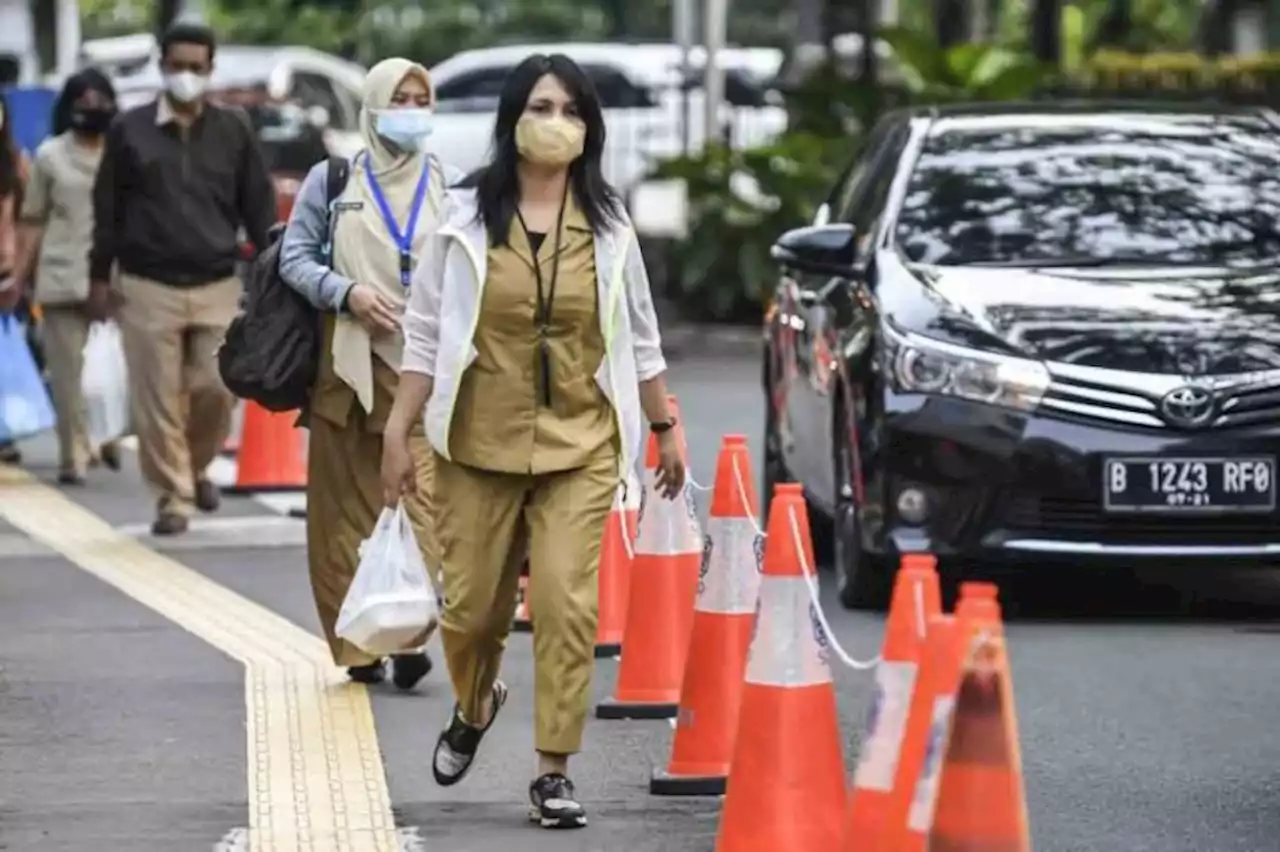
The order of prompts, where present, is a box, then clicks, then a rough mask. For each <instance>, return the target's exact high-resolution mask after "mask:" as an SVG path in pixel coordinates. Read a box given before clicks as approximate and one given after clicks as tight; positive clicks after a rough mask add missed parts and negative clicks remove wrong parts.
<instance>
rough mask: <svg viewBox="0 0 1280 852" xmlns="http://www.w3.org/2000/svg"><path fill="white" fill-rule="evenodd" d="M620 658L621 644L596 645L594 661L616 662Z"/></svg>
mask: <svg viewBox="0 0 1280 852" xmlns="http://www.w3.org/2000/svg"><path fill="white" fill-rule="evenodd" d="M620 656H622V644H621V643H618V644H612V643H610V644H606V645H602V644H600V643H599V642H597V643H596V659H597V660H616V659H617V658H618V657H620Z"/></svg>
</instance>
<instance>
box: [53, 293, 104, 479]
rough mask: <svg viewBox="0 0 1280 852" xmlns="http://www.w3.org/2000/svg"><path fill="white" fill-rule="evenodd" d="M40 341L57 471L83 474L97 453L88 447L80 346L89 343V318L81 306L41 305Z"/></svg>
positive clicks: (82, 356)
mask: <svg viewBox="0 0 1280 852" xmlns="http://www.w3.org/2000/svg"><path fill="white" fill-rule="evenodd" d="M41 310H42V311H43V314H44V319H43V328H42V330H41V337H42V340H43V343H44V358H45V365H46V366H47V367H48V369H49V390H50V396H52V397H53V409H54V411H56V412H57V414H58V427H57V435H58V468H59V470H60V471H61V472H63V473H77V474H83V473H84V472H85V469H86V468H87V467H88V466H89V464H90V462H91V461H92V460H93V457H94V456H95V455H96V453H97V448H96V447H91V446H90V445H89V427H88V423H87V421H86V417H85V401H84V393H83V386H82V385H81V383H80V378H81V374H82V373H83V372H84V346H85V343H87V342H88V340H89V325H90V319H89V315H88V314H87V313H85V311H84V308H83V306H81V305H44V306H43V307H42V308H41Z"/></svg>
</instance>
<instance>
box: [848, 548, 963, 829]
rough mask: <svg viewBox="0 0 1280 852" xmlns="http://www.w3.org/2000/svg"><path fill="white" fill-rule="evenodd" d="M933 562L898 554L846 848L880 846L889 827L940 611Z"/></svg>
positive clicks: (929, 558) (851, 801) (920, 556)
mask: <svg viewBox="0 0 1280 852" xmlns="http://www.w3.org/2000/svg"><path fill="white" fill-rule="evenodd" d="M936 564H937V561H936V560H935V559H934V558H933V557H932V556H930V555H927V554H908V555H906V556H903V557H902V569H901V570H900V571H899V572H898V576H897V579H896V580H895V582H894V588H893V598H892V600H891V602H890V605H889V615H888V618H887V619H886V620H885V629H884V645H883V646H882V648H881V651H880V663H879V665H877V666H876V680H875V685H874V687H873V688H872V693H871V706H870V707H869V709H868V711H867V723H866V732H865V734H864V736H863V739H862V748H861V752H860V754H859V756H858V767H857V769H856V770H855V771H854V775H853V792H852V794H851V795H850V797H849V812H848V816H847V818H846V819H845V828H844V837H845V840H844V847H843V848H844V849H846V850H853V852H859V850H862V849H880V848H882V846H883V844H884V838H885V834H886V832H887V831H888V830H889V827H890V826H889V823H888V821H887V812H888V806H889V800H890V798H891V796H892V794H893V792H894V783H895V781H896V780H897V773H898V761H899V759H900V757H901V754H902V745H903V738H904V737H905V735H906V727H907V716H908V711H909V710H910V708H911V699H912V695H913V694H914V693H915V691H916V681H917V673H918V670H919V667H920V656H921V653H922V652H923V650H924V643H925V637H926V635H927V634H926V631H927V625H928V619H929V617H930V616H932V615H937V614H938V613H939V612H941V611H942V601H941V594H940V592H939V590H938V571H937V568H936V567H935V566H936ZM912 780H913V781H914V776H913V779H912Z"/></svg>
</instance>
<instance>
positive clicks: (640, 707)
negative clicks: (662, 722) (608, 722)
mask: <svg viewBox="0 0 1280 852" xmlns="http://www.w3.org/2000/svg"><path fill="white" fill-rule="evenodd" d="M679 712H680V705H679V704H677V703H676V702H674V701H671V702H665V703H664V702H660V701H654V702H646V701H627V702H622V701H615V700H613V699H612V698H606V699H605V700H604V701H601V702H600V703H599V704H597V705H596V718H597V719H674V718H675V717H676V715H677V714H678V713H679Z"/></svg>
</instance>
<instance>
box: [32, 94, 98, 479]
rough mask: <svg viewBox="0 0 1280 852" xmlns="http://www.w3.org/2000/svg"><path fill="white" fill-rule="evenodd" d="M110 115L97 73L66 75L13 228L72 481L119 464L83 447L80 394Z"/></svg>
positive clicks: (63, 462)
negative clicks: (98, 181) (92, 468)
mask: <svg viewBox="0 0 1280 852" xmlns="http://www.w3.org/2000/svg"><path fill="white" fill-rule="evenodd" d="M115 116H116V93H115V89H114V88H113V87H112V85H111V82H110V81H109V80H108V79H107V78H106V76H105V75H103V74H102V73H101V72H99V71H96V70H93V69H89V70H85V71H80V72H79V73H77V74H74V75H72V76H71V77H70V78H68V80H67V82H66V85H64V86H63V89H62V93H61V94H60V95H59V97H58V101H57V104H56V105H55V107H54V116H53V132H54V134H55V135H54V136H52V137H51V138H49V139H46V140H45V141H44V142H43V143H41V145H40V147H39V148H38V149H36V155H35V160H34V162H33V164H32V168H31V173H30V176H29V178H28V180H27V186H26V192H25V193H24V198H23V204H22V211H21V216H20V221H19V226H18V249H17V262H16V264H15V267H14V269H15V271H14V275H15V277H16V278H17V279H18V281H20V282H22V284H23V285H24V286H27V287H29V286H30V284H29V282H31V280H32V273H33V272H34V274H35V286H34V288H32V289H30V290H29V292H32V293H33V294H34V300H35V302H36V303H37V304H39V305H40V309H41V319H42V335H41V341H42V344H43V349H44V357H45V363H46V365H47V368H48V374H49V385H50V390H51V395H52V397H53V406H54V409H55V410H56V411H57V413H58V481H59V482H61V483H63V484H64V485H76V484H80V483H82V482H83V481H84V476H85V469H86V467H88V466H89V465H90V464H91V463H94V462H97V461H99V460H101V462H102V463H103V464H105V465H106V466H107V467H110V468H111V469H113V470H115V469H118V468H119V467H120V454H119V448H118V447H117V446H116V445H115V444H114V443H109V444H104V445H103V446H102V447H91V446H90V445H89V433H88V427H87V424H86V421H85V402H84V395H83V393H82V392H81V373H82V371H83V369H84V348H85V343H86V342H87V340H88V338H89V325H90V322H91V321H92V320H91V318H90V315H89V310H88V300H89V260H88V252H87V249H88V247H89V244H90V243H91V241H92V239H93V182H94V178H95V177H96V176H97V173H98V164H99V163H100V162H101V160H102V148H103V138H104V136H105V135H106V132H107V128H108V127H109V126H110V125H111V122H112V120H113V119H114V118H115Z"/></svg>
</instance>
